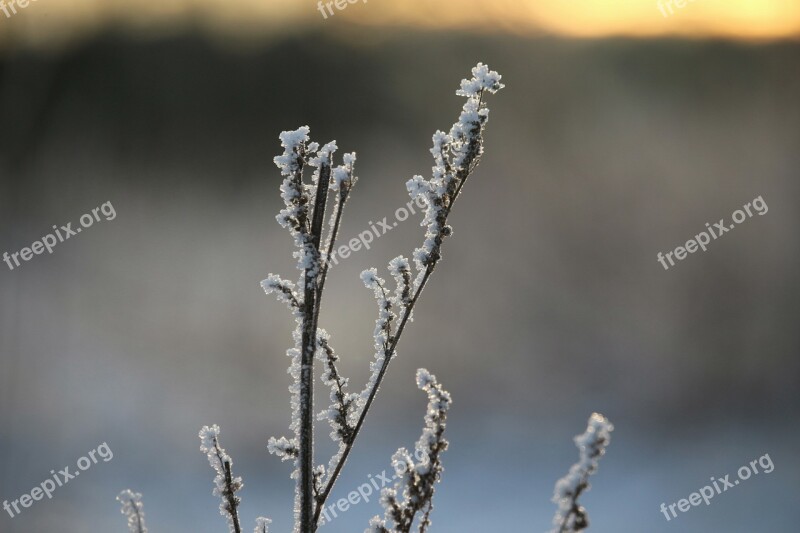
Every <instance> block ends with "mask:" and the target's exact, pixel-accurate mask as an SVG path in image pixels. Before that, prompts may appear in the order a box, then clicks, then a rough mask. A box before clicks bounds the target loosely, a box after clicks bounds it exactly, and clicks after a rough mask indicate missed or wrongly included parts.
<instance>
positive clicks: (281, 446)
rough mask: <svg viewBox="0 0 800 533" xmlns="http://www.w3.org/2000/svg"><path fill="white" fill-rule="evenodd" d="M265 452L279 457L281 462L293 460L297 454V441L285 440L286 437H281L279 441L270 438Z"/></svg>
mask: <svg viewBox="0 0 800 533" xmlns="http://www.w3.org/2000/svg"><path fill="white" fill-rule="evenodd" d="M267 450H269V453H271V454H273V455H277V456H278V457H280V458H281V461H289V460H291V459H295V458H297V454H298V452H299V448H298V446H297V440H296V439H287V438H286V437H281V438H279V439H276V438H275V437H270V438H269V441H268V442H267Z"/></svg>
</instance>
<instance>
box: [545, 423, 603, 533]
mask: <svg viewBox="0 0 800 533" xmlns="http://www.w3.org/2000/svg"><path fill="white" fill-rule="evenodd" d="M613 430H614V426H613V425H611V423H610V422H609V421H608V419H606V418H605V417H604V416H603V415H601V414H598V413H593V414H592V416H590V417H589V424H588V426H587V427H586V432H585V433H583V434H582V435H578V436H577V437H575V445H576V446H577V447H578V450H579V454H580V455H579V460H578V462H577V463H575V464H574V465H572V467H571V468H570V469H569V472H568V473H567V475H566V476H564V477H563V478H561V479H559V480H558V481H557V482H556V488H555V492H554V494H553V502H554V503H555V504H556V505H557V506H558V510H557V511H556V514H555V516H554V517H553V526H554V528H553V529H552V531H551V533H574V532H576V531H581V530H583V529H586V528H587V527H589V519H588V516H587V515H586V509H584V508H583V507H581V506H580V505H578V497H579V496H580V495H581V493H582V492H583V491H585V490H589V476H591V475H592V474H594V473H595V471H596V470H597V463H598V461H599V459H600V457H602V456H603V454H605V453H606V446H608V443H609V442H610V441H611V432H612V431H613Z"/></svg>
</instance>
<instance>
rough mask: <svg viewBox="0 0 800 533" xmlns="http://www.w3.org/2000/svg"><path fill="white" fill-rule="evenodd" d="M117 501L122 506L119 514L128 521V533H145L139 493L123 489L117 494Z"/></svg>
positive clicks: (142, 507)
mask: <svg viewBox="0 0 800 533" xmlns="http://www.w3.org/2000/svg"><path fill="white" fill-rule="evenodd" d="M117 501H118V502H119V503H121V504H122V509H121V512H122V514H124V515H125V516H126V518H127V519H128V531H129V532H130V533H147V526H145V525H144V506H143V505H142V495H141V493H139V492H133V491H131V490H128V489H125V490H123V491H122V492H120V493H119V495H118V496H117Z"/></svg>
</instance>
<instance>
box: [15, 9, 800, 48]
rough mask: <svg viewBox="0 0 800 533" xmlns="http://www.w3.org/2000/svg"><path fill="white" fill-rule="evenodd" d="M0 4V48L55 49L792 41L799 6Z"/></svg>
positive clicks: (798, 26)
mask: <svg viewBox="0 0 800 533" xmlns="http://www.w3.org/2000/svg"><path fill="white" fill-rule="evenodd" d="M12 1H13V4H12ZM2 2H3V4H0V9H3V8H2V6H3V5H5V6H6V7H5V8H4V9H3V11H0V48H4V49H8V48H17V47H27V46H36V47H42V46H43V47H57V46H62V45H64V44H65V43H70V42H75V41H77V40H80V39H81V38H86V37H88V36H91V35H92V34H94V33H96V32H98V31H104V30H107V29H109V28H122V29H124V30H126V31H133V32H134V33H157V34H158V33H164V32H167V33H168V32H173V31H176V30H180V29H183V28H186V27H199V28H202V29H203V30H206V31H208V32H210V33H212V34H215V35H222V36H225V37H226V38H228V37H232V36H237V37H239V38H245V39H248V38H258V37H269V36H274V35H276V34H280V33H283V32H286V31H293V30H296V29H298V28H302V27H304V26H312V27H313V26H319V25H321V24H330V23H331V22H332V21H334V20H335V21H340V22H343V21H347V22H349V23H354V24H361V25H368V26H380V27H393V26H394V27H409V26H411V27H421V28H428V29H453V28H456V29H469V30H474V31H481V32H507V33H515V34H522V35H526V34H539V33H554V34H558V35H565V36H571V37H605V36H617V35H625V36H636V37H654V36H664V35H680V36H689V37H724V38H732V39H747V40H751V39H758V40H771V39H782V38H796V37H797V36H798V35H800V2H797V1H796V0H615V1H614V0H611V1H609V0H569V1H565V0H491V1H487V0H402V1H389V0H353V2H354V3H352V4H350V3H346V1H345V0H339V2H340V5H342V6H343V9H338V8H337V7H336V4H335V3H333V4H331V7H330V11H328V10H327V9H326V7H325V6H320V4H319V3H318V2H317V1H316V0H235V1H233V2H221V1H219V0H137V1H136V2H130V1H127V0H125V1H122V0H2ZM19 2H22V4H21V5H20V4H19ZM21 6H25V7H21ZM323 12H325V13H324V14H323ZM331 12H332V14H331Z"/></svg>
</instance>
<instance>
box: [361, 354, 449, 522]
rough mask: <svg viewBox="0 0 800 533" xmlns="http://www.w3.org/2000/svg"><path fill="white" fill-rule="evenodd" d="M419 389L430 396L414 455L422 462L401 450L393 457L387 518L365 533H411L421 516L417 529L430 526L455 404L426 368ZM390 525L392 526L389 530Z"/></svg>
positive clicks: (419, 376)
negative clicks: (415, 520)
mask: <svg viewBox="0 0 800 533" xmlns="http://www.w3.org/2000/svg"><path fill="white" fill-rule="evenodd" d="M417 387H419V388H420V389H421V390H423V391H425V392H426V393H427V394H428V409H427V411H426V413H425V427H424V428H423V430H422V435H421V436H420V438H419V440H418V441H417V444H416V453H415V455H416V457H417V458H419V459H420V460H419V461H418V462H417V463H414V460H413V458H412V457H411V454H410V453H408V450H406V449H405V448H400V449H399V450H397V452H396V453H395V454H394V455H393V456H392V467H393V468H394V471H395V479H396V480H397V481H396V482H395V486H394V488H386V489H383V491H382V492H381V504H382V505H383V507H384V509H385V516H384V517H383V518H380V517H378V516H376V517H374V518H373V519H372V520H371V521H370V524H369V527H368V528H367V529H366V531H365V533H408V532H409V531H411V526H412V525H413V523H414V517H415V516H416V514H417V513H418V512H421V513H422V517H421V518H420V520H419V529H418V531H419V532H420V533H424V532H425V531H426V530H427V529H428V527H429V526H430V524H431V520H430V514H431V511H432V510H433V493H434V489H435V485H436V483H437V482H438V481H439V480H440V478H441V473H442V470H443V468H442V464H441V460H440V456H441V454H442V452H444V451H445V450H446V449H447V446H448V442H447V440H446V439H445V438H444V430H445V426H446V422H447V411H448V409H450V404H451V403H452V400H451V398H450V393H448V392H447V391H445V390H444V389H443V388H442V386H441V385H439V383H438V382H437V381H436V377H435V376H434V375H433V374H431V373H430V372H428V371H427V370H425V369H424V368H420V369H419V370H417ZM387 524H393V526H392V527H391V528H390V527H388V526H387Z"/></svg>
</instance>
